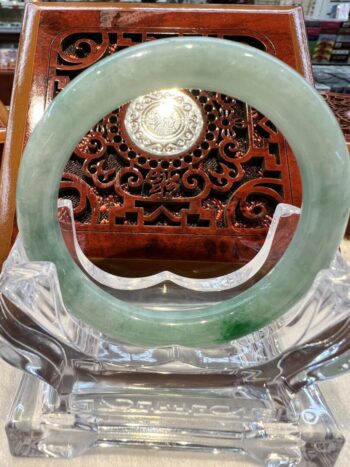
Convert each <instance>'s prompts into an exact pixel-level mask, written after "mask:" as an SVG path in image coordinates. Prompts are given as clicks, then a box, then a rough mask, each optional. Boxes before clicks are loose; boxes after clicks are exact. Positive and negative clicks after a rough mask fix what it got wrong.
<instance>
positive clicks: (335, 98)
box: [322, 92, 350, 143]
mask: <svg viewBox="0 0 350 467" xmlns="http://www.w3.org/2000/svg"><path fill="white" fill-rule="evenodd" d="M322 95H323V97H324V99H325V100H326V102H327V104H328V105H329V106H330V108H331V109H332V110H333V112H334V113H335V116H336V117H337V120H338V123H339V125H340V128H341V129H342V130H343V133H344V136H345V138H346V141H347V142H348V143H349V141H350V94H340V93H337V92H324V93H322Z"/></svg>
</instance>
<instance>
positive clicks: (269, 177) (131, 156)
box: [60, 89, 289, 279]
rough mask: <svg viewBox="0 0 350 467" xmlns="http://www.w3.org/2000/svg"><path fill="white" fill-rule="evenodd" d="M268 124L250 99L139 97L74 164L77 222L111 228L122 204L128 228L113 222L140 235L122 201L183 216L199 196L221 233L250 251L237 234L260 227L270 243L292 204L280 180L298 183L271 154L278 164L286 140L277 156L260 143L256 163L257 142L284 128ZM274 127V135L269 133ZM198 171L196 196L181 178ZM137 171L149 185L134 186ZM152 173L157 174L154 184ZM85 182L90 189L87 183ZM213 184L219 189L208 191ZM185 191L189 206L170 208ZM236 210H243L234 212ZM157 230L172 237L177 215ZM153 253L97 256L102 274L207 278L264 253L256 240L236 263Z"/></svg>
mask: <svg viewBox="0 0 350 467" xmlns="http://www.w3.org/2000/svg"><path fill="white" fill-rule="evenodd" d="M262 118H263V116H262V115H260V114H258V112H256V111H254V110H253V109H251V108H250V107H249V106H247V105H246V104H245V103H243V102H241V101H239V100H236V99H235V98H233V97H230V96H224V95H222V94H220V93H213V92H207V91H201V90H197V89H192V90H189V89H181V90H180V89H168V90H160V91H155V92H153V93H151V94H148V95H146V96H140V97H138V98H136V99H134V100H133V101H132V102H131V103H129V104H127V105H124V106H122V107H120V108H118V109H116V110H115V111H114V112H112V113H111V114H109V115H106V116H105V117H104V118H103V119H102V120H101V121H99V122H97V123H96V125H95V126H94V128H93V129H91V130H90V131H89V132H88V133H87V134H86V136H85V137H84V138H83V139H82V141H81V142H80V143H79V145H78V146H77V148H76V151H75V152H74V153H73V154H72V156H71V158H70V161H69V163H68V165H67V168H66V173H68V180H70V183H69V184H67V182H66V183H65V184H64V185H65V186H64V187H62V188H61V191H60V195H61V196H62V197H63V198H65V199H70V200H71V201H72V203H73V206H74V208H75V219H76V220H77V221H78V222H81V223H82V224H84V223H85V224H87V225H88V224H89V223H91V224H93V223H95V224H97V225H98V224H99V227H100V226H101V225H108V224H109V223H110V222H111V216H112V212H111V210H112V211H113V209H115V208H117V209H119V212H120V214H119V216H120V217H115V218H114V220H113V219H112V223H114V224H116V223H118V224H119V225H114V226H113V227H112V230H115V231H119V232H123V229H124V230H125V231H130V230H131V232H132V233H135V231H136V229H137V228H138V223H137V218H136V216H135V217H132V215H131V213H126V212H125V210H123V195H124V196H126V197H128V199H131V200H132V202H133V203H134V204H135V205H138V206H139V205H142V204H143V208H144V209H147V210H148V211H150V210H152V209H153V211H154V210H155V209H157V207H160V206H165V207H166V208H167V210H168V211H169V215H173V214H175V215H177V216H178V217H179V218H180V217H181V214H182V211H183V210H184V209H186V208H188V205H189V203H190V204H191V203H193V202H195V201H196V200H198V199H200V200H201V202H202V204H203V205H205V210H204V211H203V212H204V213H206V212H210V211H211V212H213V213H214V214H215V217H216V219H215V221H214V226H215V229H217V231H218V232H220V230H221V231H222V233H223V235H227V230H228V231H229V234H230V235H233V236H234V238H233V240H232V241H233V242H235V244H237V245H238V248H241V249H242V248H245V249H246V250H247V247H246V245H243V243H244V242H240V241H239V240H238V239H237V234H238V235H239V234H242V233H243V235H246V232H247V229H248V228H253V229H257V230H256V231H257V232H259V233H260V235H261V239H260V242H262V238H263V236H264V235H265V234H266V232H267V229H268V227H269V225H270V222H271V219H272V216H273V213H274V210H275V208H276V206H277V204H278V203H279V202H281V201H283V197H282V196H281V191H282V192H283V187H281V185H277V184H274V181H275V179H276V178H281V179H282V182H283V183H284V184H286V183H289V181H288V180H286V177H285V176H284V180H283V177H282V169H283V167H281V171H280V172H279V173H277V172H272V171H271V170H269V169H268V168H266V156H267V155H269V157H270V158H271V157H273V158H274V160H275V162H276V165H278V162H279V161H280V154H279V147H278V144H274V145H272V144H271V147H273V148H274V151H275V154H273V153H272V154H271V152H270V150H269V149H267V148H266V147H265V148H264V147H261V151H260V157H259V155H257V154H256V151H255V152H254V157H252V155H251V154H252V153H253V151H254V147H253V146H254V145H257V144H258V145H260V146H263V142H265V143H266V142H267V143H268V142H269V140H273V141H275V140H276V134H277V130H276V128H275V126H274V125H273V123H271V122H269V121H267V122H265V121H264V123H263V124H259V120H261V119H262ZM269 129H271V134H270V135H269V134H268V132H267V130H269ZM277 138H279V136H277ZM268 147H270V146H268ZM169 148H170V149H169ZM282 164H283V161H282ZM270 165H271V160H270ZM123 166H124V167H125V166H126V167H129V168H130V172H129V173H125V174H124V176H123V177H120V176H119V175H120V168H121V167H123ZM192 168H195V169H200V170H201V171H202V172H203V176H202V177H201V176H197V180H198V181H199V187H196V188H195V189H192V190H191V189H189V188H188V187H184V186H183V183H182V179H181V177H183V175H184V174H185V173H186V172H191V170H192ZM77 170H78V171H79V172H80V173H82V174H83V176H84V180H85V182H83V183H85V184H86V185H88V188H89V190H90V198H89V201H90V204H89V203H87V202H86V199H84V194H83V192H82V191H81V190H80V191H79V188H78V182H77V180H76V179H74V177H73V176H72V174H74V173H77ZM225 171H226V172H225ZM136 172H137V173H138V174H140V175H141V184H140V186H138V187H137V188H135V187H133V182H134V181H135V177H136V175H135V173H136ZM152 174H155V175H153V178H152ZM276 174H277V175H276ZM162 177H164V181H163V180H162ZM167 177H168V179H169V178H170V179H171V178H174V177H178V178H179V180H177V181H176V187H175V189H174V186H171V187H170V188H168V186H167V181H166V178H167ZM204 177H206V178H204ZM253 180H256V181H257V182H259V181H261V184H260V182H259V186H258V190H259V188H261V185H262V186H264V187H268V188H269V194H268V195H266V194H261V193H259V192H257V191H255V190H254V187H253V188H250V189H249V188H247V190H246V191H245V193H244V188H245V186H247V184H249V183H251V181H253ZM79 183H82V181H81V177H80V180H79ZM208 184H210V185H211V189H210V191H209V193H205V192H204V191H205V189H206V185H208ZM171 189H172V190H173V192H171ZM157 190H158V191H157ZM237 190H238V196H237V195H236V192H237ZM91 192H92V194H91ZM240 192H243V193H244V197H243V199H242V198H241V199H239V198H240V195H239V193H240ZM282 194H283V193H282ZM179 195H180V196H181V197H182V204H181V202H180V203H177V204H175V205H174V204H173V205H171V204H169V203H168V202H167V201H168V199H169V196H170V198H171V197H172V198H173V199H176V197H178V196H179ZM142 199H144V202H142ZM150 201H151V202H150ZM235 204H236V206H235V207H234V208H231V207H230V206H233V205H235ZM82 206H83V207H82ZM89 207H90V209H92V210H93V211H94V213H93V215H92V217H93V218H94V219H95V220H94V221H92V220H91V218H90V220H89V219H88V220H86V217H87V211H88V209H89ZM128 215H129V216H131V217H127V216H128ZM160 224H162V225H160ZM188 224H189V225H190V226H192V227H196V226H195V224H193V220H192V224H191V219H189V222H188ZM62 225H63V228H64V224H62ZM139 225H141V224H139ZM153 226H157V227H158V229H159V230H158V233H157V235H158V236H161V235H167V231H166V230H167V229H168V227H169V226H170V227H171V228H173V227H174V226H173V225H172V219H171V218H166V217H165V216H163V218H162V219H160V220H158V221H157V219H156V220H155V221H153ZM142 227H143V225H141V228H142ZM172 230H173V232H174V233H176V230H178V231H179V230H180V231H181V226H180V225H178V226H177V227H175V229H174V228H173V229H172ZM202 231H203V232H204V234H206V233H207V232H208V229H206V228H205V227H204V228H202ZM194 234H195V230H193V235H194ZM83 235H84V233H83ZM136 235H137V234H136ZM135 238H136V239H137V237H135ZM246 243H247V242H246ZM286 246H288V244H287V243H286V245H285V248H286ZM285 248H283V251H282V252H281V253H283V252H284V251H285ZM149 253H151V255H152V258H151V259H149V258H147V253H146V254H145V252H144V251H140V248H139V245H138V243H137V240H136V242H135V250H134V251H132V250H129V257H123V256H122V255H120V256H118V255H117V256H115V257H113V258H103V257H90V259H91V260H92V262H93V263H94V264H95V265H96V266H97V267H98V268H100V269H101V270H103V271H106V272H108V273H109V274H114V275H116V276H122V277H129V278H139V277H145V276H151V275H155V274H158V273H160V272H162V271H170V272H172V273H174V274H177V275H180V276H184V277H189V278H196V279H205V278H213V277H218V276H223V275H226V274H229V273H231V272H232V271H236V270H238V269H240V268H241V267H242V266H243V264H246V263H247V262H249V260H251V259H253V257H254V256H255V254H256V253H257V242H256V240H255V242H254V240H253V242H252V245H251V247H250V250H249V252H248V254H247V255H246V257H245V259H244V260H242V258H233V259H232V257H230V255H229V254H228V255H227V258H226V259H222V257H221V258H220V259H219V260H218V259H216V256H215V252H213V255H212V257H210V258H207V259H206V260H204V261H203V260H201V258H195V259H193V258H191V251H190V250H189V251H187V253H188V254H187V255H186V256H185V257H182V258H181V259H176V258H172V257H171V256H169V254H167V252H165V253H164V250H163V251H162V248H161V247H159V248H158V250H157V247H156V248H155V251H151V252H148V254H149ZM209 256H210V254H209ZM279 257H280V256H279ZM274 262H276V261H274ZM272 265H273V264H272V263H271V262H270V264H269V266H268V267H265V269H264V274H265V273H266V272H267V271H268V270H270V269H271V268H272Z"/></svg>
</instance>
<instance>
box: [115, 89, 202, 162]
mask: <svg viewBox="0 0 350 467" xmlns="http://www.w3.org/2000/svg"><path fill="white" fill-rule="evenodd" d="M124 124H125V129H126V131H127V134H128V136H129V138H130V139H131V141H132V142H133V143H134V144H135V145H137V146H138V147H139V148H140V149H142V150H143V151H145V152H148V153H150V154H155V155H157V156H174V155H177V154H180V153H182V152H185V151H187V150H189V149H190V148H191V147H192V146H193V145H194V144H195V143H196V141H197V140H198V138H199V136H200V134H201V132H202V129H203V125H204V121H203V114H202V112H201V109H200V107H199V106H198V104H197V103H196V102H195V101H194V100H193V99H192V98H191V97H190V96H189V95H187V94H185V93H184V92H182V91H178V90H176V89H167V90H163V91H157V92H153V93H151V94H147V95H145V96H141V97H138V98H137V99H135V100H133V101H132V102H131V103H130V104H129V106H128V108H127V111H126V115H125V123H124Z"/></svg>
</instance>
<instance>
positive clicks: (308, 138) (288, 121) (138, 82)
mask: <svg viewBox="0 0 350 467" xmlns="http://www.w3.org/2000/svg"><path fill="white" fill-rule="evenodd" d="M171 88H195V89H205V90H208V91H220V92H222V93H224V94H228V95H231V96H235V97H237V98H238V99H240V100H243V101H246V102H248V103H249V104H251V105H253V106H254V107H256V108H257V109H258V110H259V111H261V112H262V113H263V114H265V115H267V116H268V117H269V118H270V119H271V120H272V121H273V122H274V124H275V125H276V126H277V127H278V128H279V129H280V130H281V131H282V133H283V134H284V136H285V137H286V139H287V140H288V142H289V143H290V145H291V147H292V149H293V151H294V153H295V155H296V156H297V160H298V164H299V167H300V170H301V173H302V183H303V207H302V215H301V219H300V222H299V226H298V229H297V232H296V234H295V236H294V238H293V240H292V243H291V244H290V246H289V248H288V250H287V251H286V252H285V254H284V256H283V257H282V258H281V260H280V261H279V262H278V264H277V265H276V266H275V267H274V268H273V270H272V271H271V272H270V273H269V274H267V275H266V276H265V277H264V278H263V279H261V280H260V281H259V282H258V283H256V284H255V285H254V286H252V287H251V288H249V289H248V290H246V291H244V292H242V293H241V294H240V295H238V296H236V297H235V298H233V299H230V300H227V301H224V302H222V303H220V304H218V305H217V306H215V307H212V308H205V309H202V310H196V311H190V310H184V311H181V312H179V311H168V312H163V311H162V312H157V311H151V310H146V309H141V308H138V307H136V306H133V305H130V304H126V303H125V302H122V301H120V300H117V299H116V298H114V297H112V296H111V295H109V294H108V293H106V292H105V291H103V290H102V289H101V288H100V287H99V286H98V285H96V284H94V283H93V282H92V281H91V279H90V278H89V277H87V276H86V275H85V274H84V273H83V272H82V271H81V270H80V269H79V267H78V266H77V265H76V264H75V263H74V261H73V259H72V258H71V257H70V255H69V252H68V250H67V249H66V246H65V244H64V241H63V239H62V235H61V232H60V229H59V225H58V221H57V196H58V188H59V182H60V179H61V175H62V172H63V170H64V167H65V165H66V162H67V160H68V158H69V157H70V154H71V153H72V152H73V149H74V148H75V146H76V145H77V144H78V143H79V142H80V140H81V139H82V137H83V136H84V135H85V133H86V132H87V131H88V130H89V129H90V128H91V127H92V126H93V125H94V124H95V123H96V122H97V121H98V120H100V118H102V117H103V116H104V115H106V114H108V113H109V112H111V111H112V110H114V109H115V108H117V107H119V106H120V105H122V104H124V103H126V102H128V101H130V100H132V99H135V98H136V97H138V96H140V95H144V94H147V93H150V92H153V91H156V90H159V89H171ZM349 180H350V164H349V155H348V152H347V148H346V144H345V141H344V137H343V135H342V132H341V130H340V128H339V126H338V124H337V122H336V120H335V118H334V116H333V114H332V112H331V111H330V109H329V108H328V107H327V105H326V104H325V103H324V102H323V100H322V99H321V98H320V97H319V96H318V94H317V92H316V91H315V90H314V89H313V88H312V87H311V86H310V85H309V84H308V83H307V82H306V81H305V80H304V79H303V78H302V77H301V76H300V75H299V74H298V73H296V72H295V71H293V70H292V69H291V68H289V67H288V66H287V65H285V64H283V63H282V62H280V61H279V60H277V59H275V58H274V57H272V56H269V55H267V54H265V53H263V52H261V51H259V50H256V49H254V48H252V47H249V46H245V45H242V44H238V43H233V42H230V41H225V40H221V39H212V38H199V37H198V38H196V37H191V38H175V39H163V40H159V41H152V42H151V43H147V44H142V45H139V46H135V47H131V48H129V49H127V50H124V51H122V52H119V53H117V54H115V55H112V56H110V57H108V58H105V59H104V60H101V61H100V62H98V63H97V64H95V65H93V66H92V67H91V68H89V69H88V70H86V71H85V72H83V73H82V74H81V75H79V76H78V77H77V78H76V79H74V80H73V81H72V82H71V83H70V84H69V85H68V86H67V87H66V88H65V89H64V90H63V91H62V92H61V93H60V94H59V95H58V97H56V99H55V100H54V101H53V103H52V104H51V105H50V107H49V109H48V110H47V112H46V113H45V115H44V116H43V118H42V119H41V121H40V122H39V123H38V125H37V126H36V128H35V130H34V132H33V134H32V136H31V137H30V140H29V142H28V144H27V147H26V149H25V152H24V156H23V160H22V163H21V168H20V174H19V179H18V185H17V216H18V223H19V229H20V232H21V235H22V238H23V242H24V245H25V249H26V252H27V254H28V256H29V258H30V259H31V260H33V261H52V262H53V263H55V265H56V268H57V273H58V276H59V280H60V285H61V291H62V297H63V301H64V303H65V305H66V307H67V308H68V309H69V310H70V312H71V313H73V314H74V315H75V316H76V317H78V318H80V319H81V320H83V321H84V322H86V323H87V324H89V325H91V326H93V327H94V328H96V329H98V330H100V331H101V332H103V333H105V334H106V335H108V336H110V337H112V338H115V339H117V340H119V341H123V342H127V343H133V344H141V345H147V346H152V345H167V344H179V345H187V346H208V345H214V344H219V343H224V342H227V341H230V340H232V339H235V338H237V337H240V336H243V335H246V334H248V333H250V332H252V331H255V330H257V329H259V328H261V327H263V326H264V325H266V324H268V323H270V322H271V321H272V320H274V319H276V318H278V317H279V316H281V315H282V314H283V313H284V312H286V311H288V310H289V309H290V308H291V307H292V306H293V305H294V304H295V303H296V302H297V301H298V300H299V299H300V298H301V297H302V296H303V295H304V294H305V293H306V292H307V290H308V289H309V287H310V286H311V284H312V282H313V280H314V278H315V276H316V274H317V273H318V272H319V271H320V269H322V268H325V267H327V266H328V265H329V263H330V261H331V260H332V258H333V256H334V254H335V252H336V249H337V247H338V245H339V243H340V241H341V238H342V235H343V232H344V230H345V224H346V221H347V217H348V214H349V205H350V183H349Z"/></svg>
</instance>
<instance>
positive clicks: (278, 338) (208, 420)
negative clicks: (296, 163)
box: [0, 202, 350, 466]
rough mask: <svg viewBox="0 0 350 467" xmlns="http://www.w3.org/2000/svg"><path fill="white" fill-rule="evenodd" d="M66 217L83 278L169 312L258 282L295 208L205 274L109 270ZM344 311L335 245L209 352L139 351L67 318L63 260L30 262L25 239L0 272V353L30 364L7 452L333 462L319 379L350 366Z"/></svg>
mask: <svg viewBox="0 0 350 467" xmlns="http://www.w3.org/2000/svg"><path fill="white" fill-rule="evenodd" d="M59 216H60V219H61V220H62V221H64V226H65V228H64V231H63V233H64V237H65V240H66V243H67V245H69V248H70V250H71V252H72V254H73V255H74V257H75V258H76V260H77V261H78V263H80V266H81V268H83V269H85V270H86V273H87V274H89V275H91V276H92V277H93V278H94V279H95V280H96V282H99V283H100V284H101V286H103V287H104V288H105V289H106V290H108V291H109V292H110V293H112V294H113V295H115V296H116V297H118V298H120V299H123V300H125V301H129V302H132V303H137V304H139V305H140V306H143V307H148V308H152V309H157V310H159V312H160V313H161V311H162V310H167V309H175V310H176V309H183V308H184V307H186V308H188V309H198V308H201V307H204V306H208V305H213V304H215V303H219V302H220V301H222V300H225V299H227V298H229V297H232V296H234V295H235V294H237V293H239V292H240V291H242V290H243V289H245V288H247V287H249V286H250V285H251V284H252V283H254V282H256V281H257V280H258V279H259V278H260V277H261V275H263V274H266V273H267V272H268V271H269V270H270V269H271V268H272V267H273V265H274V264H275V263H276V261H277V260H278V258H279V257H280V256H281V255H282V254H283V251H284V250H285V248H286V247H287V245H288V243H289V241H290V239H291V237H292V235H293V232H294V229H295V226H296V224H297V221H298V217H299V210H298V209H297V208H294V207H292V206H288V205H279V206H278V207H277V210H276V213H275V216H274V218H273V220H272V224H271V227H270V230H269V233H268V236H267V239H266V242H265V244H264V246H263V248H262V249H261V250H260V252H259V253H258V255H257V256H256V257H255V258H254V260H253V261H252V262H250V263H249V264H248V265H246V266H245V267H243V268H241V269H240V270H238V271H234V272H232V273H231V274H227V275H226V276H221V277H213V278H207V279H188V278H182V277H180V276H177V275H175V274H172V273H170V272H167V271H164V272H161V273H159V274H156V275H154V276H151V277H147V278H140V279H130V278H121V277H115V276H112V275H110V274H108V273H106V272H104V271H101V270H99V269H97V268H96V267H95V266H94V265H93V264H92V263H91V262H90V261H89V260H88V259H87V258H86V257H85V256H84V255H83V253H82V251H81V250H80V248H79V245H78V244H77V241H76V237H75V231H74V223H73V222H72V210H71V207H70V205H69V204H68V203H67V202H60V205H59ZM67 222H68V224H67ZM67 225H68V226H69V228H67ZM301 280H302V278H301ZM349 311H350V268H349V266H348V265H347V264H346V263H345V262H344V261H343V259H342V257H341V255H340V254H337V256H336V257H335V258H334V261H333V262H332V264H331V265H330V267H329V268H328V269H326V270H322V271H320V272H319V274H318V276H317V277H316V279H315V281H314V284H313V286H312V287H311V289H310V290H309V292H308V293H307V295H306V296H304V298H303V299H302V300H301V301H300V302H299V303H298V304H297V305H296V306H294V307H293V309H291V310H289V311H287V312H286V313H285V314H284V315H283V318H282V319H279V320H277V321H275V322H274V323H272V324H271V325H269V326H267V327H265V328H263V329H261V330H260V331H258V332H255V333H252V334H250V335H248V336H246V337H244V338H240V339H237V340H235V341H232V342H229V343H227V344H226V345H220V346H214V347H206V348H188V347H181V346H177V345H172V346H166V347H154V348H143V347H136V346H132V345H129V344H125V343H123V342H115V341H113V340H111V339H109V338H108V337H106V336H104V335H101V334H100V333H99V332H98V331H96V330H95V329H92V328H90V327H88V326H87V325H86V324H84V323H83V322H81V321H79V320H78V319H76V318H75V317H74V316H73V315H71V314H70V313H69V310H67V309H66V308H65V306H64V304H63V302H62V299H61V293H60V285H59V282H58V280H57V275H56V270H55V266H54V265H53V264H51V263H44V262H30V261H28V259H27V257H26V254H25V252H24V249H23V246H22V243H21V238H20V236H19V237H18V239H17V241H16V243H15V245H14V247H13V249H12V251H11V254H10V256H9V258H8V260H7V262H6V263H5V265H4V268H3V271H2V274H1V276H0V354H1V357H2V358H3V359H4V360H5V361H7V362H8V363H10V364H11V365H13V366H15V367H17V368H20V369H21V370H23V371H24V376H23V378H22V382H21V385H20V387H19V389H18V391H17V395H16V397H15V400H14V403H13V406H12V409H11V412H10V415H9V418H8V420H7V422H6V432H7V436H8V440H9V445H10V450H11V452H12V454H14V455H17V456H52V457H64V458H69V457H72V456H77V455H80V454H83V453H86V452H87V451H89V450H90V449H93V448H110V447H122V446H124V447H129V448H130V447H132V448H136V447H148V448H155V449H160V448H165V449H174V450H182V451H198V452H211V453H216V454H218V453H223V454H225V453H226V454H229V455H235V456H246V457H247V458H249V459H253V460H255V461H257V462H259V463H260V464H266V465H270V466H272V465H276V466H277V465H290V466H295V465H308V466H310V465H311V466H312V465H333V464H334V463H335V461H336V459H337V456H338V454H339V452H340V450H341V448H342V445H343V443H344V438H343V436H342V434H341V433H340V431H339V430H338V428H337V425H336V423H335V421H334V419H333V417H332V414H331V412H330V410H329V408H328V407H327V405H326V404H325V402H324V400H323V398H322V396H321V394H320V391H319V389H318V387H317V381H320V380H324V379H327V378H331V377H334V376H336V375H339V374H341V373H343V372H346V371H348V369H349V365H350V313H349Z"/></svg>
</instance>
